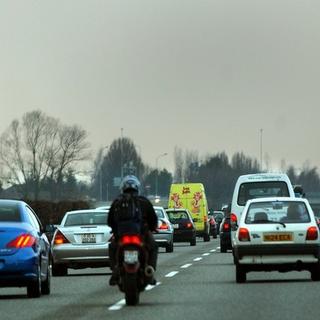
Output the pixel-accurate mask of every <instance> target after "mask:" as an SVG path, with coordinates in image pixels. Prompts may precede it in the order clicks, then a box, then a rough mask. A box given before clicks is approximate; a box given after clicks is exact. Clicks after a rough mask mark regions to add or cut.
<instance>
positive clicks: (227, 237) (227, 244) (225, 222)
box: [219, 214, 232, 253]
mask: <svg viewBox="0 0 320 320" xmlns="http://www.w3.org/2000/svg"><path fill="white" fill-rule="evenodd" d="M219 236H220V252H223V253H225V252H227V251H228V250H231V249H232V244H231V220H230V214H227V215H226V216H225V217H224V218H223V219H222V221H221V224H220V230H219Z"/></svg>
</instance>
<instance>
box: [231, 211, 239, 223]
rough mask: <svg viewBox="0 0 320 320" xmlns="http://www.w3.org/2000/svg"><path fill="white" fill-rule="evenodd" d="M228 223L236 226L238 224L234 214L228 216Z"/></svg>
mask: <svg viewBox="0 0 320 320" xmlns="http://www.w3.org/2000/svg"><path fill="white" fill-rule="evenodd" d="M230 221H231V223H232V224H237V223H238V218H237V215H236V214H234V213H231V214H230Z"/></svg>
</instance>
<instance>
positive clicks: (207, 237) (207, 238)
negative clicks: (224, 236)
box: [203, 233, 210, 242]
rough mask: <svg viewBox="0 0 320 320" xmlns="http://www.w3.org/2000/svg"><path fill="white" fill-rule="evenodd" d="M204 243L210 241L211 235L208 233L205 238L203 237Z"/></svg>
mask: <svg viewBox="0 0 320 320" xmlns="http://www.w3.org/2000/svg"><path fill="white" fill-rule="evenodd" d="M203 241H204V242H208V241H210V235H209V234H208V233H205V234H204V236H203Z"/></svg>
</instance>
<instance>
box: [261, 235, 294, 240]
mask: <svg viewBox="0 0 320 320" xmlns="http://www.w3.org/2000/svg"><path fill="white" fill-rule="evenodd" d="M263 240H264V241H271V242H272V241H292V233H272V234H264V235H263Z"/></svg>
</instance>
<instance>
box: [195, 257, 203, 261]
mask: <svg viewBox="0 0 320 320" xmlns="http://www.w3.org/2000/svg"><path fill="white" fill-rule="evenodd" d="M200 260H202V258H201V257H199V258H195V259H193V261H200Z"/></svg>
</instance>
